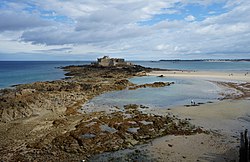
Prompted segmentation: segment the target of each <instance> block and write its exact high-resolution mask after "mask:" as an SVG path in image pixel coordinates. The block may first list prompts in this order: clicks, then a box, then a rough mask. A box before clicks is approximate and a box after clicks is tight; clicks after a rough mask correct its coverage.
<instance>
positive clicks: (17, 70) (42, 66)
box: [0, 60, 250, 89]
mask: <svg viewBox="0 0 250 162" xmlns="http://www.w3.org/2000/svg"><path fill="white" fill-rule="evenodd" d="M91 62H92V61H0V88H1V89H2V88H10V87H11V86H13V85H17V84H26V83H32V82H36V81H52V80H59V79H62V78H65V75H64V74H65V72H64V71H63V70H62V69H60V68H59V67H62V66H69V65H87V64H90V63H91ZM130 62H132V63H133V64H138V65H141V66H145V67H151V68H161V69H170V70H175V69H176V70H195V71H223V72H225V71H228V72H229V71H230V72H238V71H244V72H249V71H250V62H247V61H226V62H209V61H186V60H185V61H181V60H179V61H130Z"/></svg>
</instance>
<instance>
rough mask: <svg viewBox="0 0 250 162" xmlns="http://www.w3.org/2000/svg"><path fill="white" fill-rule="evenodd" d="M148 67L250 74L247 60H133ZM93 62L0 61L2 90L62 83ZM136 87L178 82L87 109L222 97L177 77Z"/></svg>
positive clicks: (112, 95)
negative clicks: (72, 70) (72, 68)
mask: <svg viewBox="0 0 250 162" xmlns="http://www.w3.org/2000/svg"><path fill="white" fill-rule="evenodd" d="M132 62H133V63H134V64H138V65H142V66H145V67H152V68H162V69H176V70H194V71H223V72H225V71H228V72H237V71H242V72H250V62H247V61H246V62H244V61H240V62H237V61H232V62H230V61H225V62H221V61H218V62H216V61H212V62H211V61H132ZM90 63H91V61H0V88H1V89H3V88H11V87H12V86H13V85H17V84H25V83H32V82H36V81H51V80H59V79H62V78H64V77H65V75H64V74H65V72H64V71H63V70H62V69H61V68H60V67H62V66H68V65H86V64H90ZM130 81H131V82H133V83H136V84H144V83H153V82H156V81H164V82H174V83H175V84H173V85H171V86H167V87H162V88H143V89H137V90H132V91H129V90H123V91H114V92H108V93H105V94H102V95H100V96H97V97H94V98H93V99H92V100H90V101H89V102H88V103H86V104H85V106H88V107H92V106H94V107H95V106H118V107H122V106H123V105H126V104H141V105H145V106H150V107H173V106H177V105H185V104H190V100H194V101H196V102H197V103H198V102H200V103H206V102H214V101H216V100H218V99H219V98H221V97H222V96H221V95H220V93H221V92H222V91H223V90H222V88H221V87H218V86H216V85H215V84H213V83H211V82H209V81H206V80H200V79H195V78H192V79H181V78H174V77H166V78H165V77H164V78H159V77H154V76H146V77H135V78H132V79H131V80H130Z"/></svg>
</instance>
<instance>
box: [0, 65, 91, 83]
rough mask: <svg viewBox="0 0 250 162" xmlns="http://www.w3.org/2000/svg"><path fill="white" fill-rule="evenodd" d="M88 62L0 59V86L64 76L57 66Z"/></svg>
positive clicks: (55, 78)
mask: <svg viewBox="0 0 250 162" xmlns="http://www.w3.org/2000/svg"><path fill="white" fill-rule="evenodd" d="M89 63H90V62H86V61H85V62H82V61H81V62H80V61H0V88H6V87H10V86H11V85H16V84H23V83H31V82H35V81H49V80H57V79H61V78H64V77H65V76H64V73H65V72H64V71H63V70H62V69H59V68H57V67H60V66H67V65H79V64H89Z"/></svg>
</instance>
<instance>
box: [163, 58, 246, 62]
mask: <svg viewBox="0 0 250 162" xmlns="http://www.w3.org/2000/svg"><path fill="white" fill-rule="evenodd" d="M159 61H205V62H241V61H247V62H250V59H194V60H180V59H173V60H164V59H163V60H159Z"/></svg>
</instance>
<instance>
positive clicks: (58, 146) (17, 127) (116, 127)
mask: <svg viewBox="0 0 250 162" xmlns="http://www.w3.org/2000/svg"><path fill="white" fill-rule="evenodd" d="M106 59H107V58H106ZM113 61H114V60H113ZM119 61H120V62H123V61H121V60H118V62H119ZM62 69H63V70H64V71H66V72H67V73H66V74H65V75H66V76H67V77H66V78H65V79H62V80H56V81H47V82H35V83H31V84H22V85H17V86H15V87H14V88H11V89H3V90H1V92H0V121H1V122H0V127H1V130H0V155H1V156H0V157H1V160H2V161H79V160H83V159H88V158H90V157H91V156H93V155H96V154H100V153H102V152H109V151H115V150H120V149H125V148H131V147H133V146H134V145H138V144H143V143H147V142H149V141H150V140H151V139H154V138H156V137H160V136H164V135H168V134H185V135H190V134H196V133H202V132H204V131H203V130H202V129H201V128H196V127H194V126H192V125H191V124H189V123H188V122H187V121H186V120H180V119H177V118H175V117H173V116H170V115H167V114H163V115H156V114H152V113H147V111H146V110H147V107H146V106H143V105H133V104H132V105H124V108H122V109H119V108H118V109H117V110H116V111H114V112H112V113H108V112H103V111H102V112H95V111H94V112H86V113H79V112H78V109H80V108H81V107H82V105H83V104H84V103H85V102H86V101H88V100H89V99H91V98H93V97H95V96H97V95H100V94H102V93H105V92H108V91H115V90H123V89H131V90H133V89H137V88H146V87H162V86H169V85H170V84H172V83H164V82H157V83H153V84H146V85H135V84H133V83H131V82H130V81H129V80H128V79H129V78H131V77H134V76H144V75H145V74H146V72H150V71H152V70H153V69H151V68H145V67H142V66H139V65H132V64H127V63H124V62H123V63H122V64H112V65H110V64H109V65H108V66H102V65H100V64H98V63H97V64H92V65H80V66H73V65H72V66H67V67H62Z"/></svg>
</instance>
